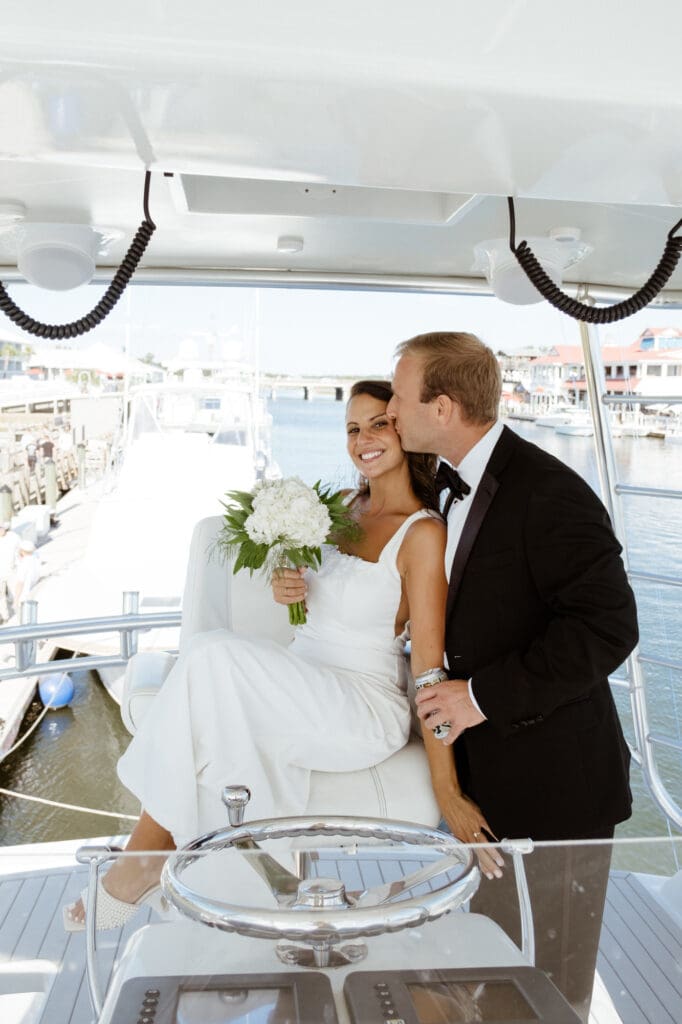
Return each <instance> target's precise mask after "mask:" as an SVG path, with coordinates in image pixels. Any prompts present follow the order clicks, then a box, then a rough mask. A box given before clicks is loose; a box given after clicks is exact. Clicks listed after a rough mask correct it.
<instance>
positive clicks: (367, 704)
mask: <svg viewBox="0 0 682 1024" xmlns="http://www.w3.org/2000/svg"><path fill="white" fill-rule="evenodd" d="M430 514H431V513H429V512H428V511H427V510H426V509H422V510H420V511H419V512H415V513H414V514H413V515H411V516H409V517H408V518H407V519H406V520H405V522H404V523H403V524H402V526H401V527H400V528H399V529H398V530H397V531H396V533H395V534H394V535H393V537H392V538H391V539H390V540H389V541H388V543H387V544H386V546H385V547H384V549H383V550H382V552H381V554H380V556H379V560H378V561H377V562H367V561H364V560H363V559H361V558H357V557H355V556H353V555H345V554H342V553H341V552H339V551H338V550H337V549H336V548H335V547H332V546H325V548H324V549H323V559H322V565H321V567H320V569H319V571H318V572H312V571H311V572H309V573H308V575H307V581H308V597H307V605H308V621H307V623H306V624H305V625H303V626H299V627H298V628H297V630H296V635H295V638H294V640H293V641H292V643H291V644H290V645H289V647H282V646H280V645H279V644H276V643H274V642H272V641H269V640H258V639H253V638H249V637H244V636H238V635H236V634H234V633H231V632H230V631H229V630H215V631H213V632H210V633H202V634H200V635H198V636H196V637H194V638H193V639H192V640H191V641H190V642H189V644H188V646H187V648H186V649H185V651H184V652H183V654H182V655H181V656H180V658H179V659H178V661H177V663H176V664H175V666H174V668H173V669H172V671H171V672H170V674H169V676H168V678H167V679H166V681H165V683H164V685H163V687H162V689H161V690H160V692H159V694H158V696H157V697H156V699H155V702H154V708H153V711H152V713H150V714H149V715H147V717H146V718H145V719H144V721H143V722H142V725H141V727H140V729H139V731H138V732H137V734H136V735H135V736H134V738H133V740H132V742H131V744H130V746H129V747H128V750H127V751H126V752H125V754H124V755H123V757H122V758H121V759H120V761H119V763H118V774H119V777H120V778H121V781H122V782H123V784H124V785H125V786H126V787H127V788H128V789H129V790H131V792H133V793H134V794H135V795H136V796H137V797H138V798H139V800H140V803H141V805H142V807H143V808H144V809H145V810H146V811H147V812H148V813H149V814H150V815H151V816H152V817H153V818H154V819H155V820H156V821H158V822H159V824H161V825H162V826H163V827H164V828H166V829H167V830H168V831H169V832H171V834H172V835H173V838H174V840H175V842H176V844H177V845H178V846H180V845H183V844H184V843H186V842H187V841H189V840H190V839H192V838H194V837H195V836H197V835H199V834H201V833H203V832H206V831H209V830H211V829H214V828H222V827H223V826H224V825H226V823H227V816H226V811H225V808H224V807H223V805H222V803H221V800H220V794H221V792H222V789H223V787H224V786H226V785H233V784H245V785H247V786H248V787H249V789H250V790H251V794H252V795H251V802H250V804H249V811H248V817H249V819H255V818H269V817H273V816H277V817H279V816H287V815H295V814H303V813H304V811H305V808H306V804H307V801H308V793H309V786H310V772H311V771H331V772H343V771H356V770H359V769H363V768H368V767H370V766H371V765H375V764H378V763H379V762H380V761H383V760H384V759H385V758H387V757H389V756H390V755H391V754H393V753H395V751H396V750H399V749H400V748H401V747H402V746H404V744H405V743H406V742H407V739H408V735H409V731H410V708H409V703H408V699H407V695H406V673H405V665H404V658H403V654H402V649H403V641H402V639H401V638H396V637H395V635H394V630H395V619H396V615H397V612H398V608H399V604H400V597H401V580H400V575H399V573H398V569H397V566H396V558H397V555H398V551H399V549H400V545H401V543H402V541H403V538H404V536H405V533H406V532H407V530H408V529H409V528H410V526H411V525H412V523H414V522H415V521H416V520H417V519H421V518H423V517H424V516H428V515H430Z"/></svg>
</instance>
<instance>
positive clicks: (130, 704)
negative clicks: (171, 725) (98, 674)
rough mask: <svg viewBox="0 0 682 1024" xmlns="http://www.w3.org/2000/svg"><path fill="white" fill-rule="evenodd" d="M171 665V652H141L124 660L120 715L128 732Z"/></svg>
mask: <svg viewBox="0 0 682 1024" xmlns="http://www.w3.org/2000/svg"><path fill="white" fill-rule="evenodd" d="M174 664H175V655H174V654H166V653H164V652H163V651H141V652H140V653H139V654H134V655H133V657H132V658H131V659H130V661H129V662H128V664H127V666H126V671H125V676H124V678H123V693H122V694H121V718H122V719H123V724H124V725H125V727H126V729H127V730H128V732H129V733H132V734H133V735H134V734H135V732H137V729H138V728H139V726H140V722H141V721H142V719H143V718H144V716H145V715H146V714H147V711H148V710H149V707H150V706H151V702H152V699H153V698H154V697H155V696H156V694H157V693H158V692H159V690H160V689H161V687H162V686H163V683H164V681H165V679H166V676H167V675H168V673H169V672H170V670H171V669H172V667H173V665H174Z"/></svg>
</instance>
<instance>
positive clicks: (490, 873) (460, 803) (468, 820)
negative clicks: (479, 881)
mask: <svg viewBox="0 0 682 1024" xmlns="http://www.w3.org/2000/svg"><path fill="white" fill-rule="evenodd" d="M436 796H437V799H438V804H439V806H440V808H441V811H442V812H443V817H444V818H445V820H446V821H447V823H448V827H449V829H450V831H451V832H452V834H453V836H456V838H457V839H459V840H461V841H462V842H463V843H487V842H489V841H492V842H497V838H496V836H495V834H494V832H493V830H492V829H491V828H490V825H489V824H488V822H487V821H486V819H485V817H484V815H483V813H482V812H481V809H480V807H479V806H478V805H477V804H475V803H474V801H473V800H470V799H469V797H467V796H464V794H463V793H461V792H459V791H456V790H454V789H452V788H449V789H448V791H447V792H446V793H437V794H436ZM486 833H487V835H486ZM488 836H490V837H491V839H490V840H489V839H488ZM476 856H477V857H478V861H479V864H480V866H481V871H482V872H483V873H484V874H485V875H486V876H487V877H488V878H493V877H495V878H501V877H502V870H501V869H502V868H503V867H504V860H503V858H502V854H501V853H500V851H499V850H497V849H492V848H490V847H488V848H485V847H481V849H480V850H478V849H477V850H476Z"/></svg>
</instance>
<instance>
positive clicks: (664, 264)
mask: <svg viewBox="0 0 682 1024" xmlns="http://www.w3.org/2000/svg"><path fill="white" fill-rule="evenodd" d="M507 203H508V204H509V248H510V249H511V251H512V252H513V253H514V255H515V256H516V259H517V260H518V262H519V264H520V266H521V268H522V270H523V271H524V272H525V274H526V276H527V277H528V279H529V280H530V281H532V283H533V284H534V285H535V287H536V288H537V290H538V291H539V292H540V294H541V295H542V296H543V298H545V299H547V301H548V302H550V303H551V304H552V305H553V306H555V307H556V308H557V309H559V310H561V312H562V313H566V314H567V316H572V317H573V319H574V320H584V321H585V322H586V323H590V324H612V323H615V321H616V320H624V319H625V317H627V316H632V314H633V313H638V312H639V310H640V309H644V307H645V306H648V305H649V303H650V302H651V301H652V300H653V299H655V298H656V296H657V295H658V293H659V292H660V291H661V289H662V288H663V287H664V286H665V285H666V284H667V282H668V281H669V279H670V277H671V276H672V274H673V271H674V270H675V267H676V266H677V264H678V262H679V259H680V256H681V255H682V236H681V237H678V238H674V237H673V236H674V234H675V232H676V231H677V229H678V228H679V227H680V225H682V219H681V220H678V222H677V224H676V225H675V226H674V227H673V228H671V229H670V231H669V232H668V241H667V242H666V243H665V249H664V250H663V255H662V256H661V259H660V261H659V264H658V266H657V267H656V269H655V270H654V272H653V274H652V275H651V277H650V278H649V280H648V281H647V282H646V284H643V285H642V287H641V288H640V289H639V291H636V292H635V294H634V295H631V296H630V298H629V299H624V300H623V301H622V302H617V303H616V304H615V305H613V306H603V307H601V308H599V309H597V307H596V306H586V305H585V303H583V302H579V301H578V300H577V299H572V298H570V296H568V295H566V293H565V292H562V290H561V288H557V286H556V285H555V284H554V281H552V279H551V277H549V275H548V274H547V273H546V272H545V271H544V270H543V269H542V267H541V265H540V263H539V261H538V259H537V257H536V256H535V255H534V254H533V252H532V251H531V249H530V246H529V245H528V242H526V241H523V242H519V244H518V245H517V244H516V217H515V214H514V200H513V199H512V198H511V196H509V197H508V199H507Z"/></svg>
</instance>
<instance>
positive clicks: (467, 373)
mask: <svg viewBox="0 0 682 1024" xmlns="http://www.w3.org/2000/svg"><path fill="white" fill-rule="evenodd" d="M396 354H397V356H398V358H400V356H404V355H412V356H418V357H419V358H420V359H421V362H422V368H423V374H424V376H423V381H422V392H421V396H420V398H421V401H422V402H430V401H432V399H434V398H437V397H438V395H447V396H448V397H449V398H452V399H454V400H455V401H457V402H459V404H460V406H461V408H462V412H463V413H464V416H465V418H466V419H467V420H469V421H470V422H471V423H489V422H490V421H491V420H496V419H497V415H498V411H499V405H500V397H501V395H502V372H501V370H500V364H499V363H498V361H497V359H496V358H495V354H494V353H493V351H492V349H490V348H488V346H487V345H485V344H484V343H483V342H482V341H481V339H480V338H477V337H476V335H475V334H468V333H467V332H466V331H433V332H432V333H430V334H417V335H416V336H415V337H414V338H409V339H408V340H407V341H403V342H401V343H400V345H398V347H397V349H396Z"/></svg>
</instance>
